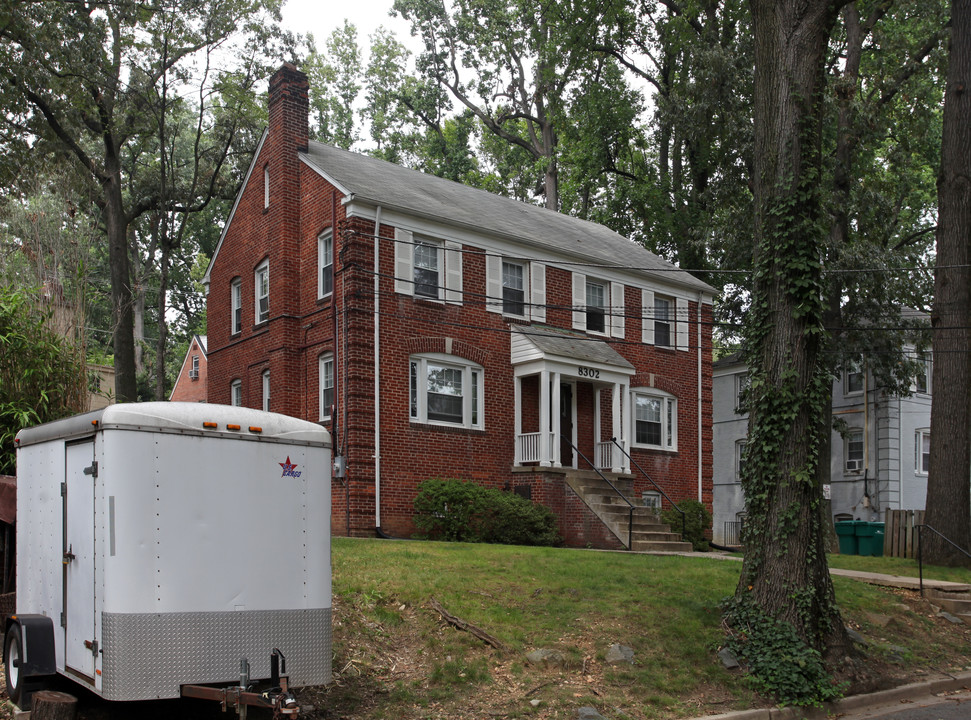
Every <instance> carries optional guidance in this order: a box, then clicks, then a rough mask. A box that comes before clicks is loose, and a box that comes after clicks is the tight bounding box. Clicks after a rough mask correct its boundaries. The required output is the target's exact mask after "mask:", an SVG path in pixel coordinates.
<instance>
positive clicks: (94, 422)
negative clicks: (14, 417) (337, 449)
mask: <svg viewBox="0 0 971 720" xmlns="http://www.w3.org/2000/svg"><path fill="white" fill-rule="evenodd" d="M107 428H114V429H130V430H144V431H147V432H172V433H188V434H196V433H199V434H202V433H205V434H207V435H208V434H220V435H222V434H227V435H233V436H238V437H249V438H251V439H254V440H255V439H258V438H259V439H268V440H273V441H276V442H298V443H311V444H315V445H317V444H319V445H328V446H329V445H330V433H329V432H327V430H326V429H325V428H323V427H321V426H320V425H317V424H316V423H312V422H308V421H306V420H300V419H298V418H294V417H290V416H288V415H279V414H277V413H268V412H263V411H262V410H254V409H252V408H245V407H234V406H230V405H214V404H210V403H188V402H185V403H182V402H147V403H122V404H118V405H109V406H108V407H106V408H103V409H101V410H95V411H94V412H89V413H85V414H83V415H75V416H74V417H70V418H64V419H63V420H55V421H53V422H49V423H45V424H43V425H38V426H36V427H32V428H26V429H24V430H21V431H20V432H19V433H17V445H18V446H19V447H25V446H27V445H32V444H35V443H40V442H45V441H47V440H54V439H65V440H66V439H70V438H73V437H83V436H85V435H90V434H92V433H94V432H95V431H97V430H98V429H107Z"/></svg>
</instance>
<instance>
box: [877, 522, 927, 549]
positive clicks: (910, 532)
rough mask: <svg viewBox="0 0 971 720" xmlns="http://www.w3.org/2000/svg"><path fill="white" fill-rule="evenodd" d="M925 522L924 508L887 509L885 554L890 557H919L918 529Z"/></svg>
mask: <svg viewBox="0 0 971 720" xmlns="http://www.w3.org/2000/svg"><path fill="white" fill-rule="evenodd" d="M923 522H924V511H923V510H887V516H886V518H885V523H886V524H885V527H884V535H883V554H884V555H887V556H889V557H902V558H916V557H917V529H916V527H915V526H917V525H921V524H922V523H923Z"/></svg>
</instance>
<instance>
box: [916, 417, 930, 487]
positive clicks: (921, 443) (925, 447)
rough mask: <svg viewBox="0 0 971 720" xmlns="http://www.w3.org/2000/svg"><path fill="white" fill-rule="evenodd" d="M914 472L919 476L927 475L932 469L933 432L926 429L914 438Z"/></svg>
mask: <svg viewBox="0 0 971 720" xmlns="http://www.w3.org/2000/svg"><path fill="white" fill-rule="evenodd" d="M914 450H915V456H914V470H916V471H917V474H918V475H927V474H928V472H929V471H930V467H931V431H930V430H928V429H926V428H924V429H922V430H918V431H917V433H916V434H915V436H914Z"/></svg>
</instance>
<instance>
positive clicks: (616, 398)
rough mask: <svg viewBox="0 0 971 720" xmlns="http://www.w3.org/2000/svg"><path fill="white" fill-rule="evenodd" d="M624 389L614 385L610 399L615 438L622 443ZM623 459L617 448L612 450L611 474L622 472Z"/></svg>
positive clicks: (617, 384)
mask: <svg viewBox="0 0 971 720" xmlns="http://www.w3.org/2000/svg"><path fill="white" fill-rule="evenodd" d="M622 387H623V386H622V385H620V384H619V383H614V391H613V393H612V397H611V398H610V400H611V408H610V414H611V422H612V423H613V436H614V437H615V438H617V441H618V442H621V439H622V437H623V436H622V434H621V433H622V432H623V430H622V429H621V428H622V427H623V423H622V422H621V421H620V419H621V418H620V408H621V390H620V389H621V388H622ZM621 457H623V453H621V452H620V451H619V450H618V449H617V448H616V447H612V448H610V459H611V465H612V467H611V468H610V471H611V472H615V473H619V472H621V471H622V468H621V462H620V458H621Z"/></svg>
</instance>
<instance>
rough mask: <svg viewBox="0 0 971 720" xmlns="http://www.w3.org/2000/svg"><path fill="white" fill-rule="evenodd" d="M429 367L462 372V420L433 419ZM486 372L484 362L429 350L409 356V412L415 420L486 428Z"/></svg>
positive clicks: (478, 428)
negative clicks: (480, 363) (429, 397)
mask: <svg viewBox="0 0 971 720" xmlns="http://www.w3.org/2000/svg"><path fill="white" fill-rule="evenodd" d="M429 366H433V367H435V368H442V369H446V370H452V371H458V372H460V373H461V381H462V394H461V398H462V420H461V422H454V421H450V420H443V419H441V418H431V419H430V418H429V411H428V395H429V392H428V373H429ZM484 398H485V372H484V370H483V368H482V366H481V365H478V364H476V363H473V362H470V361H469V360H465V359H463V358H460V357H456V356H455V355H445V354H441V353H427V354H422V355H412V356H411V357H409V358H408V400H409V403H408V415H409V418H410V420H411V422H413V423H420V424H423V425H443V426H448V427H464V428H469V429H474V430H481V429H483V428H484V427H485V404H484Z"/></svg>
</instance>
